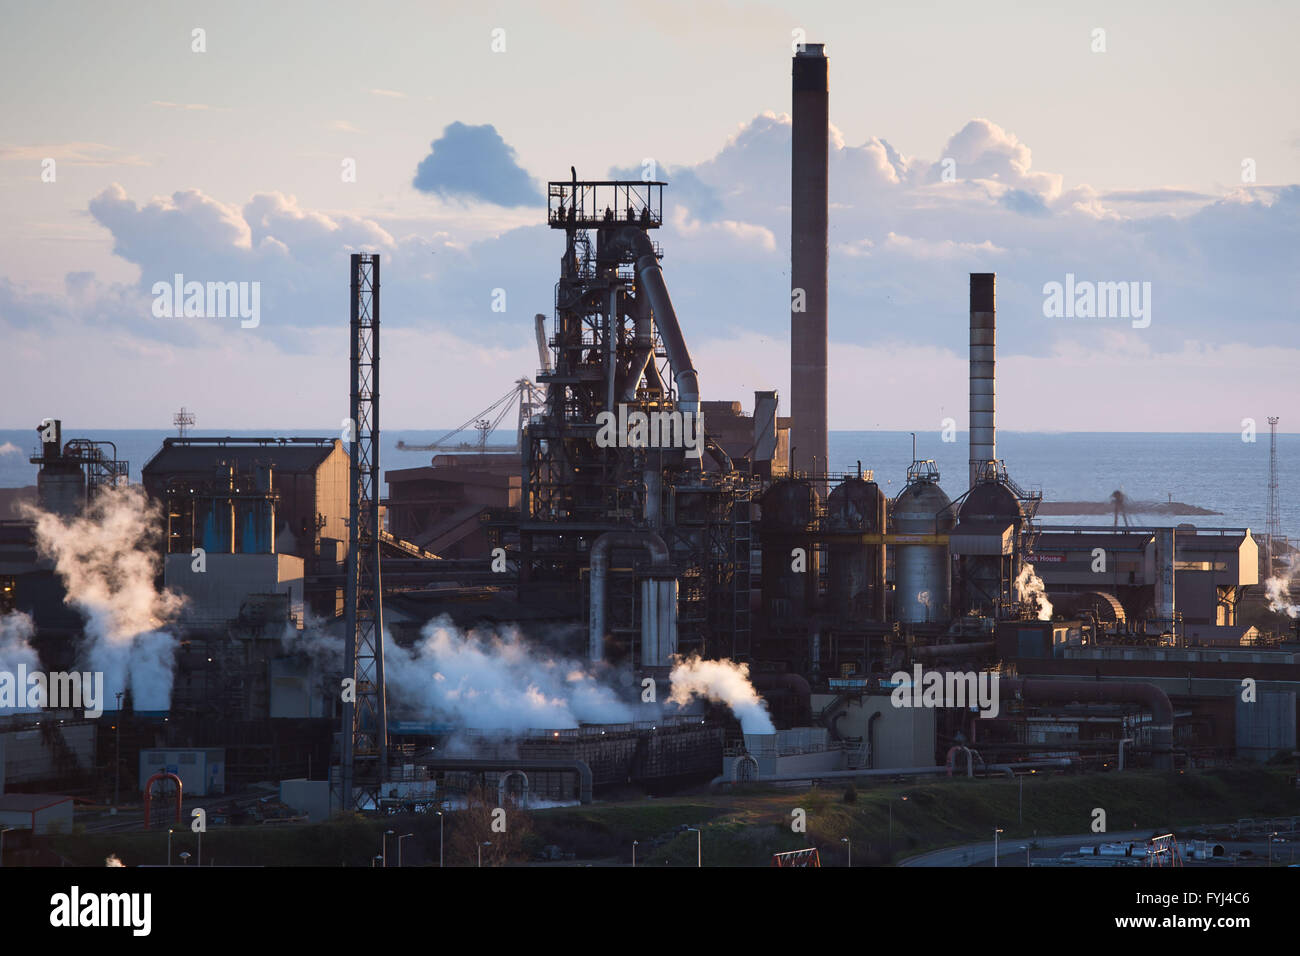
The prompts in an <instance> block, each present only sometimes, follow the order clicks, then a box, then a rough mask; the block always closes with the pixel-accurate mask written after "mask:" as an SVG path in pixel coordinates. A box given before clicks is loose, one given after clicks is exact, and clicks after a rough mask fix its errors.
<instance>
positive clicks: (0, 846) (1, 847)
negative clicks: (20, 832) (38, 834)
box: [0, 827, 18, 866]
mask: <svg viewBox="0 0 1300 956" xmlns="http://www.w3.org/2000/svg"><path fill="white" fill-rule="evenodd" d="M17 829H18V828H17V827H0V866H4V865H5V834H6V833H8V832H9V831H10V830H17Z"/></svg>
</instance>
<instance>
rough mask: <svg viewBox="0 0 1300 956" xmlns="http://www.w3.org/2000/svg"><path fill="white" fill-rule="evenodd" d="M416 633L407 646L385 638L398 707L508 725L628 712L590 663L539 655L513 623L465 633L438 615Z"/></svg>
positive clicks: (609, 719)
mask: <svg viewBox="0 0 1300 956" xmlns="http://www.w3.org/2000/svg"><path fill="white" fill-rule="evenodd" d="M420 635H421V640H420V642H419V643H417V644H415V645H414V646H413V647H411V648H410V649H409V650H407V649H405V648H401V647H398V646H397V645H396V644H394V643H393V642H392V641H389V642H387V643H386V644H385V650H384V667H385V676H386V678H387V680H388V684H389V687H390V688H391V689H392V690H393V691H394V693H395V694H396V697H397V699H398V701H399V702H400V706H401V707H403V708H407V709H410V710H412V711H416V712H422V713H428V712H434V713H437V714H440V715H442V716H443V717H445V718H450V719H452V720H455V721H456V722H458V723H465V724H467V725H469V726H474V727H482V728H485V729H493V730H495V729H504V730H513V731H520V730H527V729H530V728H546V729H551V728H554V729H557V730H560V729H565V728H572V727H577V726H578V724H579V723H625V722H628V721H631V720H633V719H634V712H633V710H632V707H631V706H629V705H628V704H626V703H624V702H623V701H621V700H619V699H618V696H617V694H616V693H615V691H614V690H613V689H612V688H610V687H609V686H607V685H606V684H603V683H601V682H600V681H599V680H597V677H596V675H595V674H593V673H592V672H591V671H590V670H589V669H588V665H586V664H583V663H581V662H578V661H574V660H568V659H566V658H563V657H552V656H546V655H543V654H542V653H540V651H539V650H538V649H536V648H534V647H533V646H532V645H530V644H529V643H528V641H527V640H526V639H525V638H524V636H523V635H522V634H521V633H520V632H519V631H518V630H516V629H515V628H512V627H506V628H503V629H502V630H501V631H500V632H499V633H497V632H490V631H489V632H480V631H469V632H464V631H461V630H460V629H458V628H457V627H456V626H455V625H454V624H452V623H451V621H450V620H449V619H448V618H445V617H442V618H438V619H435V620H433V621H431V622H429V623H428V624H426V625H425V626H424V629H423V630H422V631H421V632H420Z"/></svg>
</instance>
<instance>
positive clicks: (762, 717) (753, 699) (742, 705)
mask: <svg viewBox="0 0 1300 956" xmlns="http://www.w3.org/2000/svg"><path fill="white" fill-rule="evenodd" d="M669 682H670V684H671V685H672V693H671V694H670V696H669V698H668V700H669V701H670V702H671V703H674V704H676V705H677V706H679V707H684V706H686V705H687V704H689V703H690V702H691V701H692V700H693V699H694V698H696V697H700V698H703V699H705V700H710V701H713V702H714V703H715V704H726V705H727V706H728V707H729V708H731V712H732V713H733V714H735V715H736V719H737V720H739V721H740V728H741V730H743V731H744V732H745V733H747V734H774V733H776V727H775V726H773V724H772V718H771V717H770V716H768V713H767V704H766V703H765V702H764V701H763V698H761V697H759V696H758V691H757V690H755V689H754V685H753V684H751V683H750V682H749V665H748V664H744V663H736V662H734V661H731V660H728V659H727V658H725V657H724V658H723V659H722V660H718V661H706V660H703V659H702V658H700V657H699V656H692V657H690V658H686V659H683V658H681V657H678V658H677V660H676V663H675V664H674V665H673V670H672V673H671V674H670V675H669Z"/></svg>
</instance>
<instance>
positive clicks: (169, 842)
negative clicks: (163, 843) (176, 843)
mask: <svg viewBox="0 0 1300 956" xmlns="http://www.w3.org/2000/svg"><path fill="white" fill-rule="evenodd" d="M174 832H175V830H174V829H173V828H171V827H168V828H167V865H168V866H171V865H172V834H173V833H174Z"/></svg>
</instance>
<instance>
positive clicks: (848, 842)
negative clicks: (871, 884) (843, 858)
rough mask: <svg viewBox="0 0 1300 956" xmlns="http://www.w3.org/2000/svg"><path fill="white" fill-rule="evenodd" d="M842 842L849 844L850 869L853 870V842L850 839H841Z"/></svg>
mask: <svg viewBox="0 0 1300 956" xmlns="http://www.w3.org/2000/svg"><path fill="white" fill-rule="evenodd" d="M840 842H841V843H847V844H848V845H849V869H852V868H853V841H852V840H850V839H849V838H848V837H840Z"/></svg>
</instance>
